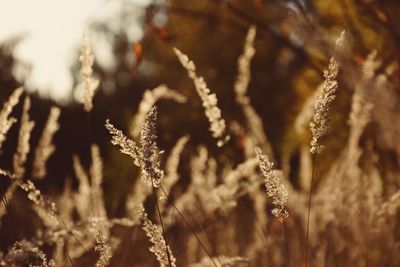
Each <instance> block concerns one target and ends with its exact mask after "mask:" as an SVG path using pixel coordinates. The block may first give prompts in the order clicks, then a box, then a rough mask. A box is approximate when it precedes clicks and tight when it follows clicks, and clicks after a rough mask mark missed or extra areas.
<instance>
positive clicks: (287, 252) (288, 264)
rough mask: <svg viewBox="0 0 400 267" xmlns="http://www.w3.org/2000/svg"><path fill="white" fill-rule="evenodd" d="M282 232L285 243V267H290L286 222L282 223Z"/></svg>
mask: <svg viewBox="0 0 400 267" xmlns="http://www.w3.org/2000/svg"><path fill="white" fill-rule="evenodd" d="M282 227H283V230H284V232H285V243H286V258H287V266H288V267H290V250H289V235H288V231H287V227H286V222H285V221H283V223H282Z"/></svg>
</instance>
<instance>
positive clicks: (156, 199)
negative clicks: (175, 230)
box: [152, 185, 172, 267]
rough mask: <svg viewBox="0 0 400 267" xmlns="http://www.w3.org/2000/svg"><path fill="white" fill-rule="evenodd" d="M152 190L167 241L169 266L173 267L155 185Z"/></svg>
mask: <svg viewBox="0 0 400 267" xmlns="http://www.w3.org/2000/svg"><path fill="white" fill-rule="evenodd" d="M152 189H153V195H154V199H155V203H156V208H157V214H158V217H159V219H160V224H161V229H162V235H163V238H164V241H165V251H166V252H167V258H168V264H169V266H170V267H172V263H171V256H170V255H169V250H168V241H167V238H166V237H165V227H164V223H163V220H162V217H161V212H160V206H159V205H158V198H157V194H156V188H155V187H154V185H152Z"/></svg>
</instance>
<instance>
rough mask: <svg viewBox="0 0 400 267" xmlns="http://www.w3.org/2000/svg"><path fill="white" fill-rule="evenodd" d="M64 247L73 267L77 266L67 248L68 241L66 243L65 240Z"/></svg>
mask: <svg viewBox="0 0 400 267" xmlns="http://www.w3.org/2000/svg"><path fill="white" fill-rule="evenodd" d="M64 249H65V254H66V255H67V258H68V260H69V262H70V263H71V265H72V266H73V267H75V264H74V262H73V261H72V259H71V256H70V255H69V253H68V249H67V246H66V243H65V242H64Z"/></svg>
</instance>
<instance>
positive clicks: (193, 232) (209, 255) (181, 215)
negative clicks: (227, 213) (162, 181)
mask: <svg viewBox="0 0 400 267" xmlns="http://www.w3.org/2000/svg"><path fill="white" fill-rule="evenodd" d="M160 188H161V191H162V192H163V193H164V195H165V197H167V198H168V197H169V196H168V194H167V192H166V191H165V190H164V188H163V187H162V185H161V186H160ZM172 206H173V207H174V209H175V210H176V212H178V214H179V216H180V217H181V219H182V221H183V223H184V224H185V225H186V227H187V228H189V230H190V231H191V232H192V234H193V235H194V236H195V238H196V239H197V241H199V244H200V246H201V247H202V249H203V250H204V251H205V252H206V254H207V256H208V257H209V258H210V260H211V261H212V263H213V264H214V266H215V267H218V265H217V264H216V263H215V261H214V259H213V258H212V256H211V253H210V252H209V251H208V249H207V248H206V247H205V245H204V244H203V242H202V241H201V239H200V238H199V236H198V235H197V234H196V232H195V231H194V229H193V228H192V227H191V226H190V224H189V223H188V222H187V221H186V219H185V217H184V216H183V214H182V213H181V212H180V211H179V209H178V208H177V207H176V206H175V204H174V203H172ZM217 260H218V262H219V264H220V265H221V266H222V264H221V262H220V260H219V259H218V257H217Z"/></svg>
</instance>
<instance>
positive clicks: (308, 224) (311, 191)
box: [306, 153, 317, 267]
mask: <svg viewBox="0 0 400 267" xmlns="http://www.w3.org/2000/svg"><path fill="white" fill-rule="evenodd" d="M316 161H317V154H316V153H314V154H313V158H312V165H313V167H312V175H311V187H310V193H309V197H308V214H307V232H306V267H308V238H309V230H310V215H311V200H312V193H313V190H314V176H315V163H316Z"/></svg>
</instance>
